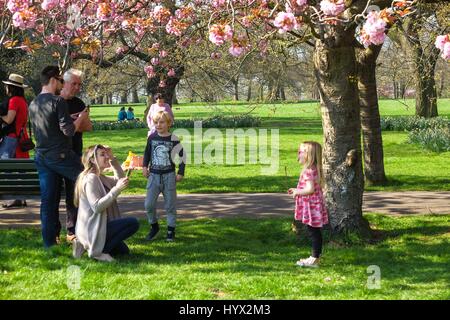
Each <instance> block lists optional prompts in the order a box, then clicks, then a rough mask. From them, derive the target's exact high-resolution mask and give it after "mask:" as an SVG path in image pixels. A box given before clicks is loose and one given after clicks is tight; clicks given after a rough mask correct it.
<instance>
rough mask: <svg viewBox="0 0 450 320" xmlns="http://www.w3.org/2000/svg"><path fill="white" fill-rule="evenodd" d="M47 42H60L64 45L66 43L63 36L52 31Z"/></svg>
mask: <svg viewBox="0 0 450 320" xmlns="http://www.w3.org/2000/svg"><path fill="white" fill-rule="evenodd" d="M45 42H46V43H48V44H58V45H62V44H63V43H64V40H63V38H61V36H60V35H59V34H55V33H52V34H51V35H49V36H47V37H46V38H45Z"/></svg>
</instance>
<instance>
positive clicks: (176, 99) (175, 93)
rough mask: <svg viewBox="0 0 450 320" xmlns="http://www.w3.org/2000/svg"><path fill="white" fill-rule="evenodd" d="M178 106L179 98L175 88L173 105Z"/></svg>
mask: <svg viewBox="0 0 450 320" xmlns="http://www.w3.org/2000/svg"><path fill="white" fill-rule="evenodd" d="M174 104H178V98H177V87H176V86H175V90H174V91H173V97H172V105H174Z"/></svg>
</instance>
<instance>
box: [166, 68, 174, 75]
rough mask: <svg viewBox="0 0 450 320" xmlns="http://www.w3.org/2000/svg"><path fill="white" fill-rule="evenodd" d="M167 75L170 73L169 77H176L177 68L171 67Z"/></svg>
mask: <svg viewBox="0 0 450 320" xmlns="http://www.w3.org/2000/svg"><path fill="white" fill-rule="evenodd" d="M167 75H168V76H169V77H175V75H176V73H175V70H174V69H173V68H171V69H170V70H169V72H167Z"/></svg>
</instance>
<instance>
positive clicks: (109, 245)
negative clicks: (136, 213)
mask: <svg viewBox="0 0 450 320" xmlns="http://www.w3.org/2000/svg"><path fill="white" fill-rule="evenodd" d="M138 229H139V222H138V220H137V219H136V218H133V217H129V218H120V219H116V220H112V221H108V224H107V225H106V241H105V247H104V248H103V252H104V253H109V254H112V255H116V254H128V253H130V249H128V246H127V245H126V244H125V242H124V240H125V239H128V238H129V237H131V236H132V235H133V234H135V233H136V232H137V231H138Z"/></svg>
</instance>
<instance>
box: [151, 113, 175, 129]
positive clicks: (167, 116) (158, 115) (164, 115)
mask: <svg viewBox="0 0 450 320" xmlns="http://www.w3.org/2000/svg"><path fill="white" fill-rule="evenodd" d="M161 118H164V120H166V122H167V124H168V125H169V127H171V126H172V118H171V117H170V114H169V113H168V112H167V111H158V112H157V113H156V114H155V115H154V116H153V118H152V120H153V123H157V122H158V121H159V120H160V119H161Z"/></svg>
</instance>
